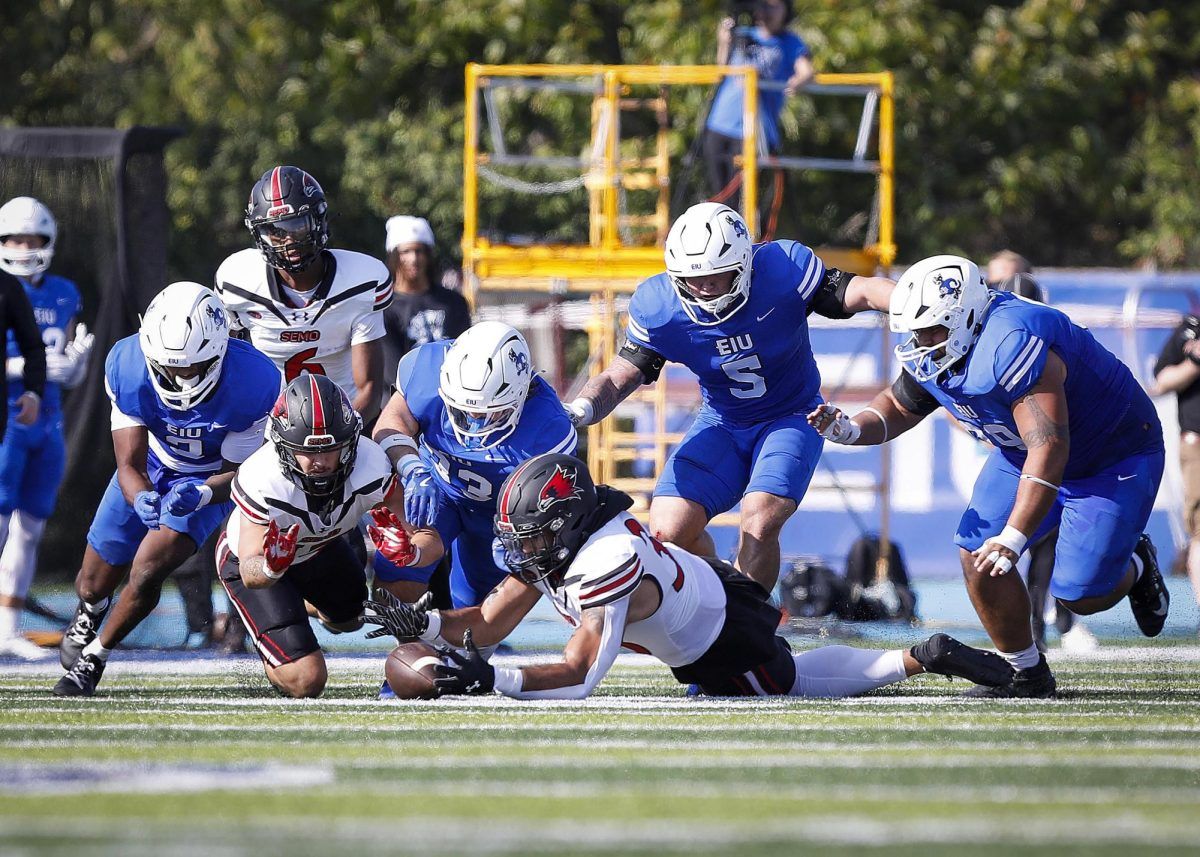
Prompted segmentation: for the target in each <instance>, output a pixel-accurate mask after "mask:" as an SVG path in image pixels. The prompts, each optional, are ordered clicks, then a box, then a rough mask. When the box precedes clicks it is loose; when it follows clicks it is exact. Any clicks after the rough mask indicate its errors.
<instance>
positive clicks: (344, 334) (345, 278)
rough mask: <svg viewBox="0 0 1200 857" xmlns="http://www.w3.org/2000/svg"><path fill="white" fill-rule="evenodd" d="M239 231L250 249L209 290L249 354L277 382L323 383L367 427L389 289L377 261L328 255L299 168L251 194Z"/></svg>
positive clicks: (321, 223) (322, 226) (379, 387)
mask: <svg viewBox="0 0 1200 857" xmlns="http://www.w3.org/2000/svg"><path fill="white" fill-rule="evenodd" d="M246 227H247V228H248V229H249V230H250V233H251V234H252V235H253V236H254V243H255V245H256V248H248V249H246V250H240V251H238V252H237V253H234V254H233V255H232V256H230V257H229V258H228V259H226V260H225V261H224V262H222V263H221V267H220V268H218V269H217V276H216V290H217V294H219V295H220V296H221V300H222V301H224V302H225V306H226V307H227V308H228V309H229V314H230V316H232V318H233V329H234V331H235V333H236V332H237V331H239V330H240V331H246V332H247V333H248V335H249V338H250V341H251V342H252V343H254V347H255V348H257V349H258V350H259V351H261V352H262V353H263V354H266V355H267V356H268V357H270V358H271V360H272V361H274V363H275V365H276V366H278V367H279V370H280V371H281V372H283V376H284V383H287V382H288V381H291V380H292V379H293V378H296V377H297V376H299V375H300V374H302V373H304V372H308V373H311V374H313V375H328V376H329V377H330V378H331V379H332V380H333V381H334V383H336V384H337V385H338V386H339V387H341V388H342V389H343V390H344V391H345V392H346V395H347V396H349V397H350V403H351V405H353V407H354V409H355V410H356V411H358V412H359V413H360V414H361V415H362V417H363V419H364V420H365V421H366V423H367V424H370V423H371V422H372V421H373V420H374V419H375V417H376V415H377V414H378V413H379V402H380V400H381V398H382V392H383V387H384V381H383V336H384V334H385V333H386V330H385V328H384V323H383V312H382V311H383V310H384V309H385V308H386V307H387V306H388V304H389V303H391V300H392V279H391V274H390V273H389V271H388V268H387V266H386V265H384V264H383V262H380V261H379V260H378V259H375V258H372V257H371V256H367V255H365V254H363V253H355V252H352V251H350V250H331V249H329V248H328V247H327V246H326V245H328V243H329V223H328V204H327V202H326V200H325V193H324V191H322V190H321V186H320V185H319V184H318V183H317V180H316V179H314V178H313V177H312V176H311V175H309V174H308V173H306V172H305V171H304V170H302V169H300V168H299V167H288V166H280V167H273V168H271V169H269V170H267V171H266V172H265V173H263V175H262V178H260V179H259V180H258V181H257V182H256V183H255V185H254V188H253V189H252V190H251V191H250V201H249V203H248V204H247V206H246Z"/></svg>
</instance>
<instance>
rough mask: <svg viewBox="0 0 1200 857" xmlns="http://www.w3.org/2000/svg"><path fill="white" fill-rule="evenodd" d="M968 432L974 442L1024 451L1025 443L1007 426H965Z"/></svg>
mask: <svg viewBox="0 0 1200 857" xmlns="http://www.w3.org/2000/svg"><path fill="white" fill-rule="evenodd" d="M967 429H968V431H970V432H971V434H972V435H974V437H975V439H976V440H982V441H984V442H985V443H990V444H992V446H1007V447H1009V448H1010V449H1025V442H1024V441H1022V440H1021V438H1019V437H1017V436H1016V435H1015V434H1013V433H1012V432H1011V431H1010V430H1009V428H1008V426H1005V425H1001V424H1000V423H988V424H987V425H985V426H973V425H969V426H967Z"/></svg>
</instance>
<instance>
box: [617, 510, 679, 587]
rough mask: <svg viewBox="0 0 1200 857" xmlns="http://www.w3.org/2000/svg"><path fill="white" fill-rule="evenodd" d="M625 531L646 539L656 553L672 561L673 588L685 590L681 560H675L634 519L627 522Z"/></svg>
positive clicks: (665, 547) (664, 546) (665, 548)
mask: <svg viewBox="0 0 1200 857" xmlns="http://www.w3.org/2000/svg"><path fill="white" fill-rule="evenodd" d="M625 529H627V530H629V532H631V533H633V534H634V535H635V536H637V537H638V538H640V539H645V540H646V541H647V542H649V543H650V546H651V547H652V548H654V552H655V553H656V554H658V555H659V556H662V557H666V558H667V559H669V560H670V561H671V564H672V565H674V566H675V580H674V581H672V583H671V588H672V589H674V590H675V591H676V592H678V591H679V590H681V589H683V567H682V566H681V565H680V564H679V560H677V559H675V557H674V556H672V555H671V551H670V550H668V549H667V546H666V545H664V544H663V543H662V542H660V541H659V540H658V539H656V538H654V536H652V535H650V534H649V533H648V532H646V530H645V529H644V528H643V527H642V525H641V524H640V523H638V521H637V520H636V519H634V518H630V519H629V520H628V521H626V522H625Z"/></svg>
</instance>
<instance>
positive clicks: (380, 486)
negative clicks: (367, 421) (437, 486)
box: [225, 437, 396, 563]
mask: <svg viewBox="0 0 1200 857" xmlns="http://www.w3.org/2000/svg"><path fill="white" fill-rule="evenodd" d="M395 484H396V480H395V477H394V474H393V471H392V464H391V461H390V460H389V459H388V457H387V453H385V452H384V451H383V450H382V449H380V447H379V444H377V443H375V441H373V440H369V439H368V438H365V437H360V438H359V439H358V456H357V458H356V459H355V461H354V469H353V470H352V471H351V472H350V478H349V479H347V480H346V482H345V484H344V485H343V486H342V496H341V499H340V502H338V503H336V504H334V505H333V506H332V507H330V508H329V510H328V511H324V512H322V511H313V508H312V507H313V506H315V505H316V504H310V502H309V499H308V496H307V495H306V494H305V493H304V492H303V491H302V490H301V489H300V486H299V485H297V484H296V483H295V482H293V481H292V479H291V478H290V477H289V476H287V475H286V474H284V472H283V468H282V467H281V466H280V464H279V453H278V452H277V451H276V449H275V444H273V443H271V442H269V441H268V442H267V444H266V445H265V446H263V447H262V448H261V449H259V450H258V452H256V453H254V454H253V455H251V456H250V457H249V458H247V459H246V460H245V461H244V462H243V463H242V465H241V466H240V467H239V468H238V469H237V473H236V474H234V477H233V501H234V510H233V513H232V514H231V515H230V516H229V523H228V524H226V525H225V538H226V540H227V542H228V544H229V550H231V551H232V552H233V554H234V556H236V555H237V549H238V533H239V531H240V529H241V524H242V521H243V520H247V521H251V522H253V523H255V524H259V525H261V526H264V527H265V526H266V525H267V524H268V523H270V521H271V519H272V518H274V519H275V520H276V521H277V522H278V524H279V528H280V529H281V530H285V529H287V528H288V527H290V526H291V525H292V524H299V525H300V537H299V539H298V540H297V548H296V559H295V562H297V563H299V562H304V560H306V559H309V558H310V557H312V556H313V555H314V554H315V553H317V552H318V551H320V550H321V548H322V547H324V546H325V545H326V544H328V543H329V542H331V541H333V540H334V539H336V538H337V537H338V536H340V535H342V533H348V532H350V531H351V530H353V529H355V528H356V527H357V526H358V520H359V518H361V517H362V516H363V515H365V514H366V513H367V511H368V510H370V509H372V508H374V507H375V506H378V505H379V504H380V503H382V502H383V501H384V500H385V499H387V497H388V495H389V494H390V493H391V492H392V490H393V488H394V486H395Z"/></svg>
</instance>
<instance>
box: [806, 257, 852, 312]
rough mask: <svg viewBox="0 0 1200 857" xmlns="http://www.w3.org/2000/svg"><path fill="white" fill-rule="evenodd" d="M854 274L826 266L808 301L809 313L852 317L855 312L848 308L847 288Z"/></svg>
mask: <svg viewBox="0 0 1200 857" xmlns="http://www.w3.org/2000/svg"><path fill="white" fill-rule="evenodd" d="M854 277H855V275H854V274H849V273H847V272H845V271H842V270H839V269H837V268H826V269H825V276H824V277H823V278H822V279H821V283H820V285H818V286H817V290H816V291H815V292H813V296H812V297H811V298H809V301H808V313H809V314H812V313H814V312H815V313H816V314H817V315H822V316H824V317H825V318H850V317H851V316H852V315H854V313H852V312H850V311H849V310H847V309H846V289H847V287H849V285H850V281H851V280H852V279H854Z"/></svg>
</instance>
